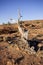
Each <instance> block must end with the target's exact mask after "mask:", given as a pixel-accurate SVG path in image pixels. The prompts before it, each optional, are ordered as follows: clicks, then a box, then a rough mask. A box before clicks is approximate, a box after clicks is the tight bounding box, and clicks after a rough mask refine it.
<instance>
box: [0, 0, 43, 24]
mask: <svg viewBox="0 0 43 65" xmlns="http://www.w3.org/2000/svg"><path fill="white" fill-rule="evenodd" d="M18 9H20V11H21V14H22V16H23V17H22V20H37V19H43V0H0V23H3V22H8V20H9V19H10V18H13V19H15V20H17V18H18Z"/></svg>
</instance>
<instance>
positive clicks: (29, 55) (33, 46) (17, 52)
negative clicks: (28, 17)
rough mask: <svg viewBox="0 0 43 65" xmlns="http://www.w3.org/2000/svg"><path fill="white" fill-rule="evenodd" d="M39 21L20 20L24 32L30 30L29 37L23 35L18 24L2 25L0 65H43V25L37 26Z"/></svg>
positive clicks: (0, 28)
mask: <svg viewBox="0 0 43 65" xmlns="http://www.w3.org/2000/svg"><path fill="white" fill-rule="evenodd" d="M37 22H38V21H31V22H30V21H29V22H28V21H27V22H26V21H25V22H24V21H23V22H20V25H21V28H22V27H23V28H24V32H26V31H27V30H29V33H28V34H29V35H28V39H25V38H22V37H21V34H20V32H19V30H18V26H17V24H16V25H12V24H11V25H9V23H8V24H7V25H1V26H0V65H43V45H42V44H43V27H42V26H41V24H39V28H36V27H37ZM39 22H40V23H43V21H42V22H41V21H39ZM39 22H38V23H39ZM25 24H26V25H25ZM31 25H32V26H31ZM35 25H36V27H35ZM40 26H41V27H40ZM4 38H5V40H4ZM23 39H24V40H26V41H27V42H24V41H23ZM39 44H40V45H39ZM39 48H40V49H39Z"/></svg>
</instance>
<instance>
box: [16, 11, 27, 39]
mask: <svg viewBox="0 0 43 65" xmlns="http://www.w3.org/2000/svg"><path fill="white" fill-rule="evenodd" d="M21 17H22V16H21V14H20V10H19V11H18V21H17V24H18V30H19V32H20V34H21V38H22V39H26V40H27V39H28V30H27V31H25V32H24V30H22V28H21V27H20V19H21Z"/></svg>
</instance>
